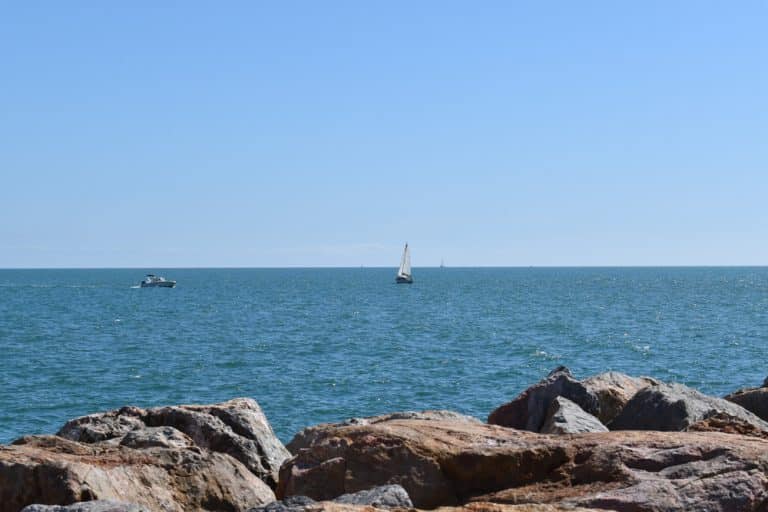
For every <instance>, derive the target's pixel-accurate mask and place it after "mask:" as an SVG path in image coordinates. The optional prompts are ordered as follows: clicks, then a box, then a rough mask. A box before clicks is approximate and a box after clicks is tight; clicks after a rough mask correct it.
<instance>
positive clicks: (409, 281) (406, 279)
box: [395, 276, 413, 284]
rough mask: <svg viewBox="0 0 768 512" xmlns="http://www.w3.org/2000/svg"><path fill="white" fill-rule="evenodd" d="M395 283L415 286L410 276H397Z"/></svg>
mask: <svg viewBox="0 0 768 512" xmlns="http://www.w3.org/2000/svg"><path fill="white" fill-rule="evenodd" d="M395 282H396V283H397V284H413V278H412V277H410V276H397V277H396V278H395Z"/></svg>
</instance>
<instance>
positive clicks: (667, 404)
mask: <svg viewBox="0 0 768 512" xmlns="http://www.w3.org/2000/svg"><path fill="white" fill-rule="evenodd" d="M716 415H719V416H720V417H721V418H724V417H728V418H731V419H733V420H737V421H739V422H744V423H748V424H750V425H752V426H753V427H755V428H756V429H757V430H761V431H764V432H768V423H766V422H765V421H763V420H761V419H760V418H758V417H757V416H755V415H754V414H752V413H751V412H749V411H747V410H746V409H744V408H743V407H741V406H738V405H736V404H734V403H732V402H729V401H727V400H723V399H722V398H715V397H711V396H707V395H704V394H702V393H700V392H698V391H696V390H695V389H691V388H689V387H687V386H683V385H682V384H657V385H654V386H649V387H647V388H644V389H642V390H640V391H638V392H637V394H636V395H635V396H634V397H633V398H632V400H630V401H629V402H628V403H627V405H626V406H625V407H624V409H623V410H622V411H621V413H620V414H619V415H618V416H617V417H616V418H614V420H613V421H612V422H611V423H609V424H608V428H610V429H611V430H662V431H670V430H678V431H679V430H685V429H687V428H688V427H690V426H692V425H694V424H695V423H697V422H700V421H702V420H706V419H707V418H710V417H713V416H716Z"/></svg>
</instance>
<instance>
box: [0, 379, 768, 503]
mask: <svg viewBox="0 0 768 512" xmlns="http://www.w3.org/2000/svg"><path fill="white" fill-rule="evenodd" d="M766 411H768V388H767V387H765V383H764V385H763V387H759V388H754V389H744V390H739V391H737V392H734V393H733V394H731V395H728V396H727V397H725V398H722V399H721V398H716V397H711V396H707V395H704V394H702V393H699V392H698V391H696V390H693V389H691V388H688V387H685V386H682V385H680V384H670V383H664V382H660V381H657V380H655V379H652V378H647V377H630V376H627V375H622V374H619V373H614V372H608V373H604V374H600V375H596V376H592V377H589V378H587V379H584V380H579V379H577V378H575V377H574V376H573V375H572V374H571V373H570V372H569V371H568V369H567V368H563V367H560V368H556V369H555V370H554V371H553V372H552V373H550V374H549V375H548V376H546V377H545V378H544V379H543V380H542V381H541V382H538V383H536V384H534V385H532V386H531V387H529V388H528V389H526V390H525V391H523V392H522V393H520V394H519V395H518V396H517V397H515V398H513V399H512V400H511V401H510V402H508V403H506V404H501V405H500V406H499V407H498V408H496V409H495V410H494V411H492V412H491V413H490V415H489V417H488V421H487V422H485V423H484V422H481V421H479V420H477V419H475V418H471V417H468V416H464V415H462V414H458V413H455V412H450V411H424V412H416V413H414V412H408V413H393V414H386V415H382V416H375V417H370V418H357V419H351V420H347V421H344V422H341V423H333V424H322V425H316V426H311V427H307V428H306V429H304V430H302V431H301V432H299V433H297V434H296V435H295V437H294V438H293V440H292V441H291V442H290V443H289V444H288V445H287V447H284V446H283V445H282V444H281V443H280V441H279V440H278V439H277V438H276V437H275V435H274V433H273V432H272V429H271V427H270V426H269V423H268V422H267V419H266V418H265V416H264V414H263V413H262V411H261V409H260V408H259V406H258V404H257V403H256V402H255V401H254V400H250V399H242V398H240V399H234V400H230V401H228V402H224V403H221V404H214V405H180V406H170V407H158V408H150V409H140V408H137V407H124V408H122V409H119V410H115V411H109V412H104V413H99V414H93V415H89V416H84V417H81V418H76V419H73V420H71V421H69V422H67V423H66V424H65V425H64V426H63V427H62V428H61V429H60V430H59V432H58V433H57V435H49V436H27V437H22V438H21V439H18V440H16V441H15V442H13V443H12V444H11V445H7V446H0V512H17V511H19V510H22V509H23V510H24V511H25V512H43V511H49V512H54V511H60V512H75V511H82V512H133V511H144V510H146V511H163V512H166V511H167V512H177V511H178V512H181V511H194V510H206V511H237V512H305V511H306V512H315V511H321V510H325V511H339V512H341V511H349V512H353V511H362V510H366V511H374V510H387V509H389V510H392V509H410V508H418V509H437V510H441V511H443V512H454V511H456V512H458V511H460V510H461V511H467V512H506V511H509V512H513V511H518V512H523V511H541V512H544V511H558V510H620V511H662V510H663V511H673V510H680V511H684V510H702V511H724V512H725V511H766V510H768V422H766Z"/></svg>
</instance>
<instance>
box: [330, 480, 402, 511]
mask: <svg viewBox="0 0 768 512" xmlns="http://www.w3.org/2000/svg"><path fill="white" fill-rule="evenodd" d="M333 501H335V502H336V503H346V504H348V505H369V506H371V507H376V508H382V509H390V508H413V503H411V498H409V497H408V493H407V492H405V489H403V487H402V486H400V485H382V486H379V487H374V488H373V489H368V490H365V491H358V492H353V493H350V494H342V495H341V496H339V497H338V498H336V499H334V500H333Z"/></svg>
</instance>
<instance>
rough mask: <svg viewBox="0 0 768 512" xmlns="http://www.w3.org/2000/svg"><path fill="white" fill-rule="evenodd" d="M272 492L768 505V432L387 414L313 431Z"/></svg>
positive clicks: (430, 502) (420, 502) (422, 504)
mask: <svg viewBox="0 0 768 512" xmlns="http://www.w3.org/2000/svg"><path fill="white" fill-rule="evenodd" d="M307 439H308V440H309V441H308V442H307V443H304V444H303V446H302V447H301V448H298V449H297V450H296V455H295V456H294V457H293V458H292V459H290V460H289V461H287V462H286V463H285V464H284V465H283V467H282V468H281V471H280V485H279V488H278V496H279V497H285V496H291V495H307V496H309V497H311V498H314V499H316V500H329V499H332V498H334V497H336V496H338V495H340V494H344V493H350V492H355V491H359V490H363V489H368V488H371V487H375V486H379V485H385V484H399V485H401V486H402V487H403V488H405V490H406V491H407V492H408V495H409V496H410V497H411V500H412V501H413V503H414V505H415V506H416V507H417V508H434V507H438V506H446V505H459V504H462V503H467V502H468V501H472V500H479V501H485V502H487V501H494V502H505V503H510V504H521V503H537V504H549V505H557V506H564V507H565V506H586V507H593V508H600V509H611V510H626V511H630V510H631V511H648V512H651V511H660V510H665V511H672V510H679V511H684V510H694V509H695V510H703V511H723V512H725V511H760V510H766V509H768V476H767V474H768V441H766V440H763V439H758V438H754V437H745V436H741V435H733V434H722V433H716V432H702V433H687V432H642V431H625V432H606V433H589V434H570V435H560V436H549V435H540V434H535V433H530V432H525V431H520V430H514V429H509V428H503V427H499V426H495V425H483V424H479V423H476V422H471V421H455V420H424V419H391V420H385V421H377V422H375V423H369V424H359V425H349V424H347V425H326V426H323V427H319V428H316V429H314V430H313V432H312V436H311V438H309V437H307V438H305V440H307Z"/></svg>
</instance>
